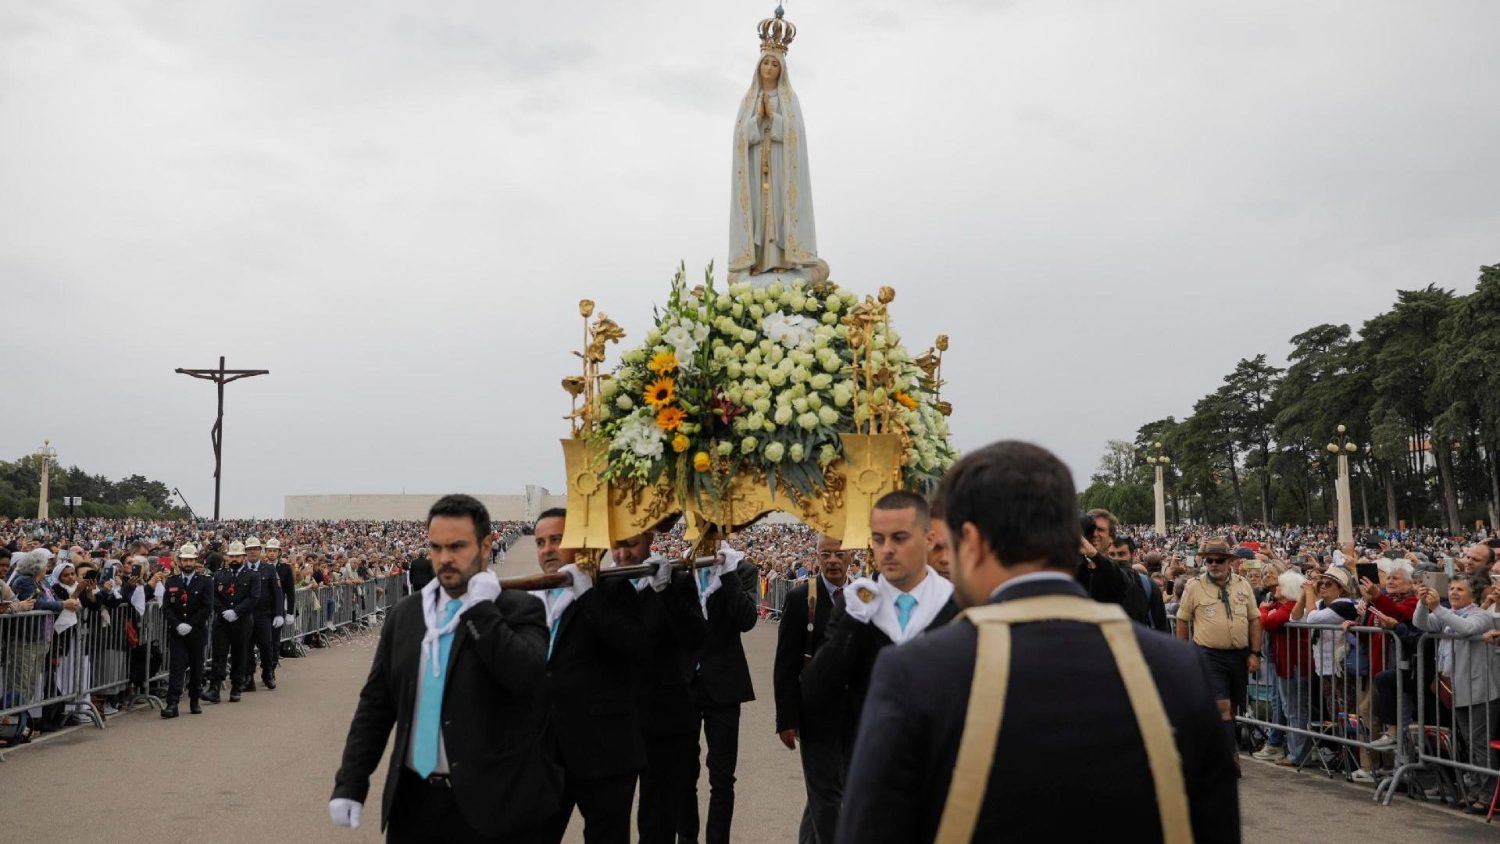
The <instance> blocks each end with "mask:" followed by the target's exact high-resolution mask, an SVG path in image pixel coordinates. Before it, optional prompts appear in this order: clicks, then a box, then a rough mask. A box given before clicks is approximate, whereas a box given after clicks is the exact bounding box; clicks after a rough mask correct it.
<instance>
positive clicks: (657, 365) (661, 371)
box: [646, 349, 677, 375]
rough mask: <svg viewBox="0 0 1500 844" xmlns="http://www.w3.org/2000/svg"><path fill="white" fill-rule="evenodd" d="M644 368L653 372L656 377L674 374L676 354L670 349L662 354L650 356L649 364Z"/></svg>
mask: <svg viewBox="0 0 1500 844" xmlns="http://www.w3.org/2000/svg"><path fill="white" fill-rule="evenodd" d="M646 368H647V369H649V370H651V371H652V372H655V373H656V374H657V375H666V374H667V373H668V372H676V371H677V353H676V352H674V351H672V350H670V349H668V350H667V351H664V352H657V353H656V354H654V355H652V356H651V362H650V363H648V364H646Z"/></svg>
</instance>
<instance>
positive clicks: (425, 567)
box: [406, 554, 545, 617]
mask: <svg viewBox="0 0 1500 844" xmlns="http://www.w3.org/2000/svg"><path fill="white" fill-rule="evenodd" d="M433 577H434V575H433V572H432V560H431V559H429V558H428V557H427V555H426V554H423V555H422V556H420V557H418V558H416V559H415V560H412V561H411V568H409V569H407V571H406V579H407V580H409V581H411V591H413V592H421V591H422V587H423V586H426V585H427V581H429V580H432V578H433ZM544 617H545V616H544Z"/></svg>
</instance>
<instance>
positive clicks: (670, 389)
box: [646, 378, 677, 427]
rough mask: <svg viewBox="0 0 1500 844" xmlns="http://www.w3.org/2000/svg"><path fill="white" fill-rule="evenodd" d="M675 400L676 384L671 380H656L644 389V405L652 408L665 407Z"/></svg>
mask: <svg viewBox="0 0 1500 844" xmlns="http://www.w3.org/2000/svg"><path fill="white" fill-rule="evenodd" d="M676 398H677V382H675V381H673V380H672V379H671V378H658V379H656V380H655V381H653V382H652V383H651V386H649V387H647V388H646V404H649V405H651V406H652V407H655V408H662V407H666V406H667V405H669V404H671V403H672V402H673V401H674V400H675V399H676ZM674 427H675V426H674Z"/></svg>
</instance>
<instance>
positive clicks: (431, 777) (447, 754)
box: [328, 495, 562, 844]
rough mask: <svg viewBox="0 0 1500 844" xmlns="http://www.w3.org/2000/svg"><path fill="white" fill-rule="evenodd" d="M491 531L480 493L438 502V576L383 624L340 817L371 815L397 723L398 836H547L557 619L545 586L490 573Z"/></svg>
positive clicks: (385, 801) (392, 824)
mask: <svg viewBox="0 0 1500 844" xmlns="http://www.w3.org/2000/svg"><path fill="white" fill-rule="evenodd" d="M489 536H490V516H489V512H488V511H486V510H485V508H484V505H483V504H481V503H479V501H478V500H476V499H474V498H471V497H470V496H467V495H449V496H444V497H443V498H441V499H439V500H438V501H437V503H435V504H433V505H432V509H431V510H429V511H428V515H427V537H428V547H429V550H430V552H431V555H432V562H433V568H434V569H436V571H437V577H436V579H435V580H433V581H432V582H431V583H429V584H428V585H427V587H426V588H424V589H423V590H422V591H421V592H419V593H417V594H415V595H411V596H408V597H407V598H404V599H403V600H402V601H401V602H400V603H399V604H397V605H396V607H395V609H393V610H391V612H390V614H389V616H388V617H387V618H386V621H385V626H384V628H383V629H382V630H381V631H380V644H379V646H378V647H377V648H376V650H375V661H374V663H373V664H372V665H371V666H370V676H369V678H368V679H367V680H366V681H365V686H364V689H363V690H362V691H361V692H360V696H359V706H358V708H357V709H356V710H355V712H354V720H353V722H352V723H351V724H350V725H349V738H348V741H347V742H346V743H345V745H344V759H343V764H342V765H341V766H340V767H339V772H338V775H337V776H336V777H335V779H334V789H333V799H332V800H330V801H329V803H328V812H329V815H330V816H331V817H332V818H333V823H334V825H335V826H353V827H357V826H359V822H360V816H361V814H362V812H363V806H362V804H363V803H364V800H365V796H366V794H367V793H368V792H369V790H370V774H371V773H372V772H373V771H374V770H375V768H376V766H378V765H379V764H380V757H381V755H382V754H383V753H384V751H385V744H386V739H387V738H388V737H389V736H390V733H391V727H392V726H394V727H395V728H396V740H395V743H394V744H393V745H392V747H391V762H390V769H389V771H388V773H387V774H386V780H385V794H384V795H383V797H382V800H381V820H382V823H383V824H384V825H385V826H386V828H387V839H386V840H387V841H390V842H402V843H403V844H406V843H407V842H422V843H423V844H426V843H427V842H431V844H439V842H527V844H534V842H538V841H540V840H541V824H542V822H543V820H545V819H546V818H547V817H548V816H549V815H551V814H552V812H553V811H555V810H556V808H557V801H558V793H559V791H560V790H561V779H562V776H561V772H560V771H558V770H557V768H556V767H555V766H554V765H553V764H552V762H551V761H550V759H548V757H547V754H546V752H545V749H544V748H543V746H542V744H541V738H540V736H541V732H542V726H543V721H544V715H545V710H544V709H543V707H542V679H543V673H544V671H545V670H546V658H547V657H546V654H547V626H546V622H545V621H544V620H543V612H542V605H541V604H540V603H538V602H537V600H536V599H535V598H533V597H532V596H531V595H529V594H527V593H525V592H520V591H513V592H502V591H501V590H500V581H499V580H498V579H496V577H495V575H494V574H493V573H491V572H488V571H484V569H485V567H486V563H487V562H488V560H489V542H490V538H489Z"/></svg>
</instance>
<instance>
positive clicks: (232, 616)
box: [219, 610, 240, 624]
mask: <svg viewBox="0 0 1500 844" xmlns="http://www.w3.org/2000/svg"><path fill="white" fill-rule="evenodd" d="M219 617H220V618H222V619H224V620H225V621H227V622H229V623H230V624H233V623H235V622H236V621H239V620H240V614H239V613H237V612H235V611H234V610H225V611H223V612H221V613H219Z"/></svg>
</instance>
